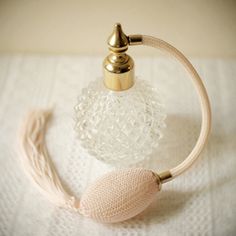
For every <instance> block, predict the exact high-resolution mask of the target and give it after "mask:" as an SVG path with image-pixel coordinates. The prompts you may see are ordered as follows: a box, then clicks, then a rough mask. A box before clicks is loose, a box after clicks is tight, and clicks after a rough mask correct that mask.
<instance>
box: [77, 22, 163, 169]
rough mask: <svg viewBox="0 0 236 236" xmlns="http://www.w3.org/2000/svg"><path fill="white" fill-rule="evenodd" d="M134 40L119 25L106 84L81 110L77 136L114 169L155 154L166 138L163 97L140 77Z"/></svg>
mask: <svg viewBox="0 0 236 236" xmlns="http://www.w3.org/2000/svg"><path fill="white" fill-rule="evenodd" d="M128 44H129V42H128V37H127V36H126V35H125V34H124V33H123V31H122V29H121V25H120V24H116V25H115V28H114V31H113V33H112V35H111V36H110V37H109V39H108V45H109V49H110V51H111V54H110V55H108V57H107V58H105V60H104V63H103V65H104V79H98V80H96V81H93V82H91V83H90V84H89V86H88V87H87V88H84V89H83V90H82V93H81V95H80V96H79V98H78V104H77V105H76V107H75V110H76V126H75V129H76V132H77V134H78V139H79V141H80V145H81V146H82V147H83V148H85V149H86V150H87V151H88V153H89V154H91V155H92V156H95V157H96V158H97V159H99V160H102V161H105V162H107V163H110V164H116V165H128V164H133V163H136V162H139V161H141V160H143V159H144V158H146V157H147V156H148V155H149V154H151V153H152V151H153V149H154V148H156V147H157V145H158V141H159V139H160V138H161V136H162V133H161V129H162V128H163V127H164V126H165V123H164V119H165V113H164V111H163V104H162V103H161V100H160V97H159V94H158V92H157V90H156V89H155V88H153V87H152V86H151V85H150V84H149V83H148V82H147V81H145V80H141V79H138V78H135V77H134V63H133V60H132V58H131V57H130V56H128V55H127V54H126V53H125V51H126V50H127V49H128Z"/></svg>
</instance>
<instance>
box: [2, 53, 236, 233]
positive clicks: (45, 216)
mask: <svg viewBox="0 0 236 236" xmlns="http://www.w3.org/2000/svg"><path fill="white" fill-rule="evenodd" d="M101 61H102V58H90V57H83V58H80V57H50V56H47V57H43V56H42V57H41V56H24V55H17V56H7V55H4V56H1V57H0V121H1V122H0V124H1V131H0V139H1V142H0V235H17V236H18V235H19V236H21V235H22V236H23V235H24V236H27V235H30V236H32V235H35V236H39V235H40V236H41V235H50V236H51V235H57V236H58V235H59V236H60V235H63V236H65V235H70V236H74V235H76V236H77V235H95V236H96V235H235V231H236V230H235V229H236V227H235V224H234V221H235V216H236V210H235V209H236V198H235V195H236V184H235V181H234V179H235V173H236V172H235V166H236V159H235V151H236V147H235V138H236V137H235V134H236V127H235V119H234V117H236V112H235V109H234V107H235V101H236V93H235V77H236V61H232V60H225V61H224V60H203V59H202V60H191V61H192V62H193V64H194V65H195V66H196V68H197V70H198V71H199V74H200V75H201V77H202V78H203V80H204V83H205V85H206V88H207V90H208V92H209V95H210V100H211V103H212V108H213V109H212V110H213V129H212V134H211V138H210V141H209V144H208V146H207V148H206V150H205V151H204V153H203V155H202V157H201V158H200V160H199V161H198V162H197V163H196V165H195V166H194V167H193V168H192V169H190V170H189V171H188V172H186V173H185V174H184V175H183V176H180V177H179V178H177V179H176V180H174V181H173V182H170V183H167V184H165V185H163V188H162V191H161V192H160V193H158V194H157V200H156V201H154V202H153V204H151V206H150V207H149V209H147V210H145V211H144V213H143V214H141V215H139V216H138V217H135V218H134V219H132V220H129V221H127V222H124V223H119V224H115V225H107V224H100V223H96V222H94V221H92V220H90V219H88V218H86V217H83V216H81V215H79V214H78V213H73V212H70V211H65V210H64V209H58V208H57V207H54V206H53V205H52V204H51V203H50V202H48V201H47V199H46V198H44V197H43V196H42V195H41V194H40V193H39V192H38V190H37V189H36V188H35V187H34V186H33V185H32V184H31V182H30V181H29V180H28V178H27V176H26V175H25V174H24V172H23V171H22V170H21V168H20V164H19V162H18V156H17V153H16V151H15V146H16V145H15V142H16V133H17V131H18V130H17V129H18V127H19V124H20V122H21V120H22V118H23V116H24V114H25V112H26V111H27V110H28V109H30V108H34V107H45V106H49V105H52V104H55V115H54V120H53V122H51V124H50V128H49V131H48V133H47V144H48V148H49V152H50V154H51V156H52V157H53V161H54V163H55V165H56V167H57V169H58V172H59V173H60V176H61V178H62V179H63V180H64V182H65V184H66V185H67V186H68V188H69V189H71V190H73V192H75V194H76V196H78V197H80V196H81V195H82V193H83V192H84V190H85V189H86V187H87V186H88V185H89V183H91V182H92V181H93V180H95V179H96V178H97V177H99V176H101V175H103V174H104V173H107V172H108V171H109V170H112V169H114V168H113V167H109V166H107V165H105V164H103V163H101V162H99V161H97V160H95V159H94V158H92V157H90V156H88V155H86V154H85V153H82V152H81V150H80V148H79V147H78V145H77V140H76V139H75V134H74V132H73V126H74V120H73V114H74V111H73V106H74V105H75V104H76V102H77V99H76V98H77V94H78V93H79V91H80V89H81V88H82V87H84V86H86V85H87V84H88V83H89V81H91V80H94V79H95V78H96V77H99V76H101ZM135 62H136V74H137V75H138V76H141V78H142V79H148V80H150V81H151V82H152V83H153V85H155V86H157V87H158V89H159V91H161V92H162V93H163V97H164V99H165V101H164V102H165V103H166V111H167V115H168V117H167V120H166V122H167V128H166V129H165V131H164V137H163V139H162V141H161V142H160V145H159V148H158V149H157V150H156V152H155V153H154V154H153V155H152V156H151V157H150V160H149V161H148V162H145V163H143V164H142V167H145V168H151V169H154V170H164V169H166V168H169V167H173V166H175V165H176V164H177V163H179V162H180V161H181V160H183V159H184V158H185V157H186V155H187V154H188V153H189V151H190V150H191V148H192V147H193V145H194V143H195V141H196V138H197V136H198V133H199V128H200V127H199V126H200V111H199V106H198V101H197V97H196V95H195V93H194V92H193V91H194V90H193V88H192V85H191V83H190V82H189V79H187V78H186V79H184V78H185V76H186V73H185V71H184V70H183V69H182V67H181V66H180V65H179V64H178V63H175V62H174V61H172V60H169V59H163V58H159V59H155V58H152V59H151V58H143V59H139V60H138V59H135ZM91 68H93V69H91Z"/></svg>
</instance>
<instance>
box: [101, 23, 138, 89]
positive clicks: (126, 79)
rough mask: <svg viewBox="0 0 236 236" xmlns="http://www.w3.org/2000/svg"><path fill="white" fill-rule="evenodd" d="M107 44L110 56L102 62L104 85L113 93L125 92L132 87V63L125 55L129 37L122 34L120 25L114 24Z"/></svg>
mask: <svg viewBox="0 0 236 236" xmlns="http://www.w3.org/2000/svg"><path fill="white" fill-rule="evenodd" d="M107 43H108V47H109V50H110V54H109V55H108V56H107V57H106V58H105V59H104V61H103V74H104V84H105V86H106V87H107V88H108V89H111V90H114V91H124V90H127V89H129V88H131V87H132V86H133V85H134V61H133V59H132V58H131V57H130V56H129V55H127V54H126V53H125V52H126V51H127V49H128V45H129V37H128V36H126V35H125V34H124V32H123V30H122V27H121V24H119V23H117V24H115V26H114V29H113V32H112V34H111V35H110V37H109V38H108V41H107Z"/></svg>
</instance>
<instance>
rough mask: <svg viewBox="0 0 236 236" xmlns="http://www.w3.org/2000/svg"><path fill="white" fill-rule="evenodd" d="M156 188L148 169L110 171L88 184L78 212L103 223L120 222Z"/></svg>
mask: <svg viewBox="0 0 236 236" xmlns="http://www.w3.org/2000/svg"><path fill="white" fill-rule="evenodd" d="M159 190H160V181H159V179H158V177H157V176H156V175H155V174H154V173H153V172H152V171H151V170H146V169H141V168H134V169H125V170H117V171H113V172H110V173H108V174H106V175H104V176H102V177H101V178H100V179H98V180H97V181H95V182H94V183H93V184H92V185H90V186H89V188H88V189H87V190H86V192H85V193H84V194H83V196H82V198H81V202H80V213H82V214H83V215H85V216H87V217H90V218H92V219H95V220H97V221H100V222H104V223H109V222H110V223H112V222H120V221H124V220H127V219H129V218H131V217H133V216H135V215H137V214H139V213H140V212H142V211H143V210H144V209H145V208H146V207H147V206H148V205H149V204H150V203H151V202H152V201H153V199H154V197H155V195H156V193H157V192H158V191H159Z"/></svg>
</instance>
